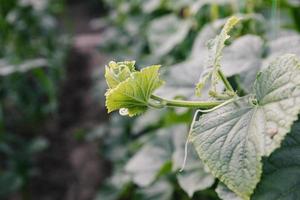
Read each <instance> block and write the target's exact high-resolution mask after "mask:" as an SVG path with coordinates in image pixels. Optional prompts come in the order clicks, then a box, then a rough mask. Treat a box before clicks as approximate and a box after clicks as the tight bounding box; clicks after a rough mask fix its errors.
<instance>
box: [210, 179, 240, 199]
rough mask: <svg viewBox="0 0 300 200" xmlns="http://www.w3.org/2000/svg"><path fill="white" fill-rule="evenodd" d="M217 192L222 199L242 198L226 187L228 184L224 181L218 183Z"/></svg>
mask: <svg viewBox="0 0 300 200" xmlns="http://www.w3.org/2000/svg"><path fill="white" fill-rule="evenodd" d="M216 192H217V194H218V196H219V197H220V198H221V199H222V200H242V199H241V198H240V197H238V196H237V195H236V194H235V193H234V192H232V191H231V190H229V189H228V187H226V185H224V184H223V183H218V186H217V188H216Z"/></svg>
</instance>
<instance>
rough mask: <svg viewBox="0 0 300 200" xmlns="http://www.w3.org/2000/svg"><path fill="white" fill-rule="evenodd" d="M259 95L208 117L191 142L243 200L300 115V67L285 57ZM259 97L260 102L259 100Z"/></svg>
mask: <svg viewBox="0 0 300 200" xmlns="http://www.w3.org/2000/svg"><path fill="white" fill-rule="evenodd" d="M254 88H255V89H254V94H252V95H249V96H246V97H242V98H238V99H235V100H234V101H233V102H231V103H228V104H227V105H225V106H223V107H220V108H218V109H216V110H215V111H212V112H210V113H208V114H204V115H202V116H201V117H200V118H199V119H196V121H194V122H193V126H192V129H191V141H192V142H193V144H194V146H195V148H196V150H197V152H198V155H199V156H200V158H201V159H202V160H203V161H204V163H205V164H207V166H208V167H209V169H210V171H211V172H212V173H213V174H214V175H215V176H216V177H217V178H219V179H220V180H221V181H222V182H223V183H225V185H226V186H227V187H228V188H229V189H231V190H232V191H234V192H235V193H236V194H237V195H238V196H240V197H241V198H243V199H249V198H250V196H251V194H252V193H253V190H254V188H255V187H256V184H257V183H258V182H259V180H260V176H261V168H262V164H261V157H262V156H267V155H269V154H270V153H271V152H272V151H273V150H274V149H276V148H277V147H279V146H280V143H281V141H282V140H283V138H284V136H285V135H286V134H287V133H288V132H289V131H290V127H291V125H292V124H293V122H294V121H295V120H296V119H297V114H298V113H299V111H300V64H299V61H298V60H297V59H296V57H295V56H294V55H285V56H282V57H279V58H278V59H276V60H275V61H274V62H272V63H271V64H270V66H269V67H268V68H267V69H265V70H263V71H262V72H261V73H260V74H259V76H258V78H257V80H256V83H255V86H254ZM255 97H256V99H255Z"/></svg>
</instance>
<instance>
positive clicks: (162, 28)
mask: <svg viewBox="0 0 300 200" xmlns="http://www.w3.org/2000/svg"><path fill="white" fill-rule="evenodd" d="M191 25H192V24H191V21H189V20H184V19H180V18H178V17H177V16H176V15H173V14H170V15H166V16H163V17H161V18H158V19H155V20H153V21H152V22H151V24H150V26H149V30H148V35H147V36H148V41H149V45H150V49H151V52H153V54H155V55H157V56H164V55H166V54H167V53H169V52H170V51H171V50H172V49H173V48H174V47H175V46H176V45H178V44H179V43H181V42H182V41H183V40H184V39H185V37H186V35H187V34H188V32H189V30H190V27H191Z"/></svg>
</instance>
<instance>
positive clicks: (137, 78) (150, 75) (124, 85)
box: [105, 65, 163, 116]
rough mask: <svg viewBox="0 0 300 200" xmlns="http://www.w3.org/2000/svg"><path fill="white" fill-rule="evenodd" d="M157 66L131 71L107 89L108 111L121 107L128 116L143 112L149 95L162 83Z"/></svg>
mask: <svg viewBox="0 0 300 200" xmlns="http://www.w3.org/2000/svg"><path fill="white" fill-rule="evenodd" d="M159 68H160V66H159V65H153V66H150V67H146V68H144V69H142V70H141V71H140V72H132V73H131V74H130V76H129V77H128V78H127V79H126V80H125V81H122V82H120V83H119V84H118V85H117V86H115V87H113V88H112V89H109V90H108V91H107V92H106V94H105V95H106V107H107V109H108V112H112V111H114V110H118V109H122V108H124V109H126V112H128V113H125V114H128V115H129V116H134V115H137V114H141V113H143V112H145V111H146V109H147V106H148V100H149V99H150V96H151V95H152V93H153V92H154V90H155V89H157V88H159V87H160V86H161V85H162V84H163V81H162V80H160V79H159V72H158V70H159ZM121 73H122V71H121ZM126 73H127V72H126Z"/></svg>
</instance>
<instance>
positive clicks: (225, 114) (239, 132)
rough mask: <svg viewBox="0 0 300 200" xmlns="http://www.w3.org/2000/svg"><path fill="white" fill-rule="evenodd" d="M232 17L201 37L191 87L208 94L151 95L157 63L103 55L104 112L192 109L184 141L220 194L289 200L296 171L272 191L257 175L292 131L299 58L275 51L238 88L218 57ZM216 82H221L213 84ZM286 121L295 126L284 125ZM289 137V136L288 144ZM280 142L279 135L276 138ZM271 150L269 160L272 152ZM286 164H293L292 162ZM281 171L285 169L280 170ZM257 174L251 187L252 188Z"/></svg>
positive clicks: (298, 102) (299, 104)
mask: <svg viewBox="0 0 300 200" xmlns="http://www.w3.org/2000/svg"><path fill="white" fill-rule="evenodd" d="M239 21H240V19H239V18H237V17H231V18H229V19H228V21H227V22H226V24H225V25H224V27H223V29H222V31H221V33H220V34H219V35H217V36H216V37H215V38H214V39H212V40H210V41H208V43H207V44H208V49H209V51H208V53H207V56H206V63H205V69H204V70H203V71H202V74H201V76H200V78H199V82H198V83H195V86H196V87H195V93H196V94H197V95H198V96H201V95H203V93H204V92H207V93H208V95H209V96H210V97H209V99H208V100H203V101H202V100H201V101H198V100H193V101H190V100H179V99H168V98H164V97H162V96H159V95H157V94H156V91H157V89H158V88H160V87H161V86H162V85H163V84H164V81H163V80H162V79H161V78H160V73H159V69H160V66H159V65H152V66H149V67H145V68H143V69H141V70H140V71H138V70H136V69H135V61H124V62H114V61H111V62H110V63H109V64H108V66H106V68H105V78H106V82H107V85H108V90H107V92H106V94H105V96H106V107H107V109H108V112H112V111H115V110H119V112H120V114H121V115H128V116H130V117H132V116H135V115H140V114H143V113H144V112H145V111H146V110H147V109H148V108H154V109H162V108H165V107H187V108H194V109H195V110H196V112H195V114H194V118H193V121H192V122H191V127H190V132H189V134H188V137H187V142H190V143H192V144H193V146H194V149H195V150H196V151H197V154H198V157H199V158H200V160H201V161H202V162H203V163H204V165H205V166H206V167H207V168H208V169H209V172H210V173H211V174H212V175H213V176H214V177H216V178H217V179H218V180H219V181H220V184H219V186H218V188H217V191H219V196H220V197H222V198H224V199H232V197H228V195H231V196H234V198H236V199H250V198H254V199H278V198H284V197H286V198H288V199H293V197H297V195H298V197H299V192H298V191H296V190H297V189H295V188H297V186H299V177H294V178H293V179H292V180H287V182H288V184H286V185H285V186H284V188H285V189H283V190H282V191H280V192H277V193H275V194H274V193H272V192H271V191H273V190H274V188H276V184H274V185H272V184H270V179H271V178H270V177H272V174H271V172H270V173H266V174H263V178H262V172H263V169H264V168H265V166H264V165H263V163H266V166H269V171H272V170H273V172H274V171H275V172H278V171H276V165H275V164H274V165H273V166H272V162H271V161H270V162H269V163H271V164H268V157H269V156H270V155H271V154H272V153H273V152H274V151H275V150H276V149H278V148H279V147H280V146H281V143H282V141H283V140H284V138H286V137H292V135H294V134H295V132H297V130H299V129H297V127H298V126H297V122H296V121H297V117H298V114H299V112H300V61H299V59H298V58H297V56H296V55H293V54H285V55H280V56H278V57H277V58H275V59H273V60H272V61H270V63H269V64H268V66H267V67H263V68H262V69H261V70H260V72H258V73H257V75H256V79H255V81H254V83H253V85H252V92H249V93H247V94H244V95H240V94H238V93H237V92H236V91H235V90H234V87H233V86H232V85H231V83H230V81H228V79H227V77H226V76H225V75H224V72H223V69H222V62H221V58H222V54H223V49H224V47H225V43H226V41H227V40H228V39H229V37H230V35H229V33H230V31H231V30H232V28H233V27H234V26H235V25H236V24H237V23H238V22H239ZM245 48H247V47H245ZM220 84H222V85H223V87H218V85H220ZM205 88H206V89H207V88H208V89H207V90H206V89H205ZM220 88H221V89H220ZM187 98H188V97H187ZM293 124H295V125H294V127H296V128H294V127H293V129H292V126H293ZM291 130H292V131H291ZM290 132H292V133H290ZM288 133H289V134H290V135H288V136H287V134H288ZM293 138H297V137H293ZM297 141H299V140H297V139H294V143H297ZM288 144H289V143H288ZM288 144H287V142H286V141H285V142H284V145H288ZM283 151H284V150H282V149H280V150H279V151H276V152H275V153H276V155H279V156H281V155H282V154H284V153H282V152H283ZM295 151H296V150H295ZM285 153H286V154H287V152H285ZM276 155H274V157H275V158H274V159H273V160H276V159H277V160H278V159H279V158H278V157H276ZM294 155H295V154H294ZM272 156H273V154H272ZM272 156H271V157H270V158H272ZM285 159H287V158H285ZM290 159H293V158H290ZM287 163H290V164H291V163H292V164H294V165H295V166H298V167H299V165H297V164H295V163H294V162H292V161H287ZM292 164H291V165H292ZM298 164H299V163H298ZM283 165H288V164H286V163H282V164H281V167H282V168H284V167H283ZM272 168H273V169H272ZM277 168H278V169H280V167H277ZM285 173H286V174H287V175H289V176H292V174H291V173H289V172H288V171H287V172H285ZM295 173H297V172H295ZM270 174H271V175H270ZM281 176H282V175H281ZM265 177H266V178H265ZM261 179H262V183H261V184H259V188H258V190H257V191H258V192H255V194H254V195H253V193H254V191H255V189H256V187H257V185H258V183H259V182H260V180H261ZM272 187H273V188H272ZM287 187H290V188H287ZM287 191H292V192H290V193H289V192H287ZM224 193H226V194H224ZM271 195H273V196H272V197H271ZM274 195H275V196H274ZM276 195H277V196H276ZM291 195H294V196H293V197H291ZM294 199H295V198H294ZM296 199H297V198H296Z"/></svg>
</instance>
